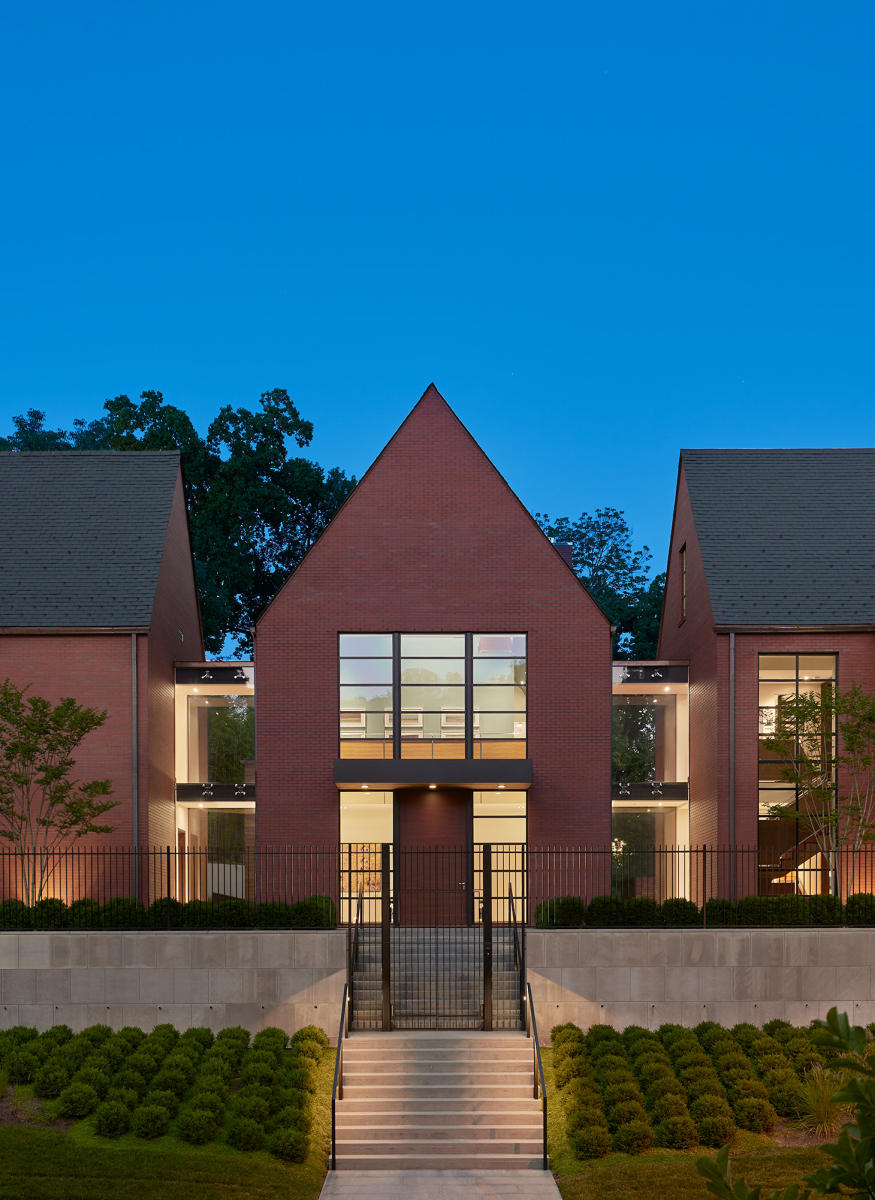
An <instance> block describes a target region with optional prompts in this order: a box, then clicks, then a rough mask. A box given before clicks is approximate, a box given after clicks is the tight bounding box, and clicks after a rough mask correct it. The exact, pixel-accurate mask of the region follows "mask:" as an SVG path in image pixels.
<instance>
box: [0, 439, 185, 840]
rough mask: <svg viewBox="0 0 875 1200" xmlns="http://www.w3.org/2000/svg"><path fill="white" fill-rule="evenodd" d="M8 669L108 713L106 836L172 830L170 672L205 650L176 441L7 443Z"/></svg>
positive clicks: (102, 768) (0, 569)
mask: <svg viewBox="0 0 875 1200" xmlns="http://www.w3.org/2000/svg"><path fill="white" fill-rule="evenodd" d="M0 512H2V513H3V521H2V525H0V679H3V678H7V677H8V678H10V679H11V680H12V681H13V682H14V683H15V684H16V685H17V686H19V687H21V686H24V685H29V686H30V687H31V689H32V690H33V692H34V694H36V695H42V696H46V697H47V698H49V699H50V700H52V701H57V700H60V699H61V698H62V697H64V696H72V697H74V699H76V700H77V701H78V702H79V703H82V704H87V705H90V706H91V707H94V708H97V709H101V710H103V709H105V710H106V711H107V713H108V717H107V720H106V723H105V724H104V725H103V726H102V728H100V729H98V730H96V731H94V732H93V733H92V734H90V735H89V736H88V738H87V739H86V740H85V741H84V742H83V744H82V746H81V748H80V752H79V755H78V758H77V770H78V771H79V772H81V775H82V777H84V778H109V779H110V781H111V783H112V788H113V798H114V799H115V800H116V801H118V807H117V808H115V809H113V811H112V812H111V813H110V814H109V817H108V820H109V821H110V822H111V823H112V824H113V825H114V826H115V829H114V832H113V833H112V834H110V835H107V837H106V838H105V839H103V840H102V841H103V844H104V845H118V846H137V845H139V846H147V845H154V844H159V845H164V844H169V843H175V840H176V834H175V827H176V820H175V798H176V797H175V765H174V739H175V730H174V684H175V666H176V662H177V660H178V659H195V660H200V659H202V658H203V639H202V636H201V627H200V615H199V610H198V601H197V593H196V589H195V578H194V569H193V565H192V558H191V549H190V545H189V534H188V518H187V515H186V507H185V497H184V493H183V485H182V475H181V471H180V465H179V455H178V454H177V453H170V452H163V451H161V452H144V453H139V452H138V453H112V452H90V451H75V452H47V453H22V454H15V453H0Z"/></svg>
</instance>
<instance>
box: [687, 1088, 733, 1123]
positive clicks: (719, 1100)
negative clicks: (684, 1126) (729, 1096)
mask: <svg viewBox="0 0 875 1200" xmlns="http://www.w3.org/2000/svg"><path fill="white" fill-rule="evenodd" d="M690 1116H691V1117H692V1118H693V1120H694V1121H702V1120H704V1119H705V1117H709V1116H723V1117H727V1118H728V1119H729V1120H731V1119H732V1109H731V1108H730V1107H729V1104H728V1103H727V1101H726V1099H725V1097H724V1096H722V1095H721V1094H720V1092H706V1093H705V1095H703V1096H700V1097H699V1098H698V1099H697V1100H694V1101H693V1102H692V1104H691V1105H690Z"/></svg>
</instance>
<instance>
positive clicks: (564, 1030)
mask: <svg viewBox="0 0 875 1200" xmlns="http://www.w3.org/2000/svg"><path fill="white" fill-rule="evenodd" d="M584 1040H585V1038H584V1034H583V1031H582V1030H581V1029H578V1027H577V1026H576V1025H572V1023H571V1022H570V1021H566V1022H565V1024H564V1025H554V1026H553V1028H552V1029H551V1030H550V1042H551V1044H552V1046H553V1049H554V1050H558V1049H559V1047H560V1046H562V1045H563V1044H564V1043H565V1042H567V1041H572V1042H575V1043H583V1042H584Z"/></svg>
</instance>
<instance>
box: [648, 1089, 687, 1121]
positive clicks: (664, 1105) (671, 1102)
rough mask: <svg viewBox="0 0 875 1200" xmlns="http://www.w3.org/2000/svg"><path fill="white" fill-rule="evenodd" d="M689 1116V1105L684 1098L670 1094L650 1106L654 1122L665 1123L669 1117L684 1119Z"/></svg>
mask: <svg viewBox="0 0 875 1200" xmlns="http://www.w3.org/2000/svg"><path fill="white" fill-rule="evenodd" d="M686 1114H687V1105H686V1102H685V1100H684V1099H683V1097H682V1096H677V1095H675V1094H674V1093H670V1094H669V1095H667V1096H661V1097H660V1098H659V1099H658V1100H656V1101H655V1102H654V1103H653V1104H652V1105H651V1106H650V1115H651V1117H652V1118H653V1120H654V1121H665V1120H667V1119H668V1118H669V1117H683V1116H686Z"/></svg>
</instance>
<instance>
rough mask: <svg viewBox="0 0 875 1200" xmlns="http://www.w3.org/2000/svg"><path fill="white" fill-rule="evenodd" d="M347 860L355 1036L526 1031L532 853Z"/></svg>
mask: <svg viewBox="0 0 875 1200" xmlns="http://www.w3.org/2000/svg"><path fill="white" fill-rule="evenodd" d="M344 851H345V856H344V859H343V861H344V866H345V872H346V879H345V880H344V881H342V882H343V883H345V884H346V889H345V897H344V899H345V900H346V902H347V903H348V909H347V911H348V914H349V916H348V920H349V981H350V995H351V1020H352V1025H353V1028H355V1029H487V1030H488V1029H518V1028H520V1026H521V1020H522V1012H523V1002H524V986H525V916H526V882H525V881H526V870H525V866H526V864H525V847H524V846H520V845H511V846H492V845H476V846H473V847H462V848H459V847H440V848H435V847H427V848H419V847H403V848H400V849H399V848H397V847H395V848H393V847H392V846H391V845H389V844H388V843H385V844H383V845H380V846H348V847H344ZM342 891H343V888H342Z"/></svg>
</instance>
